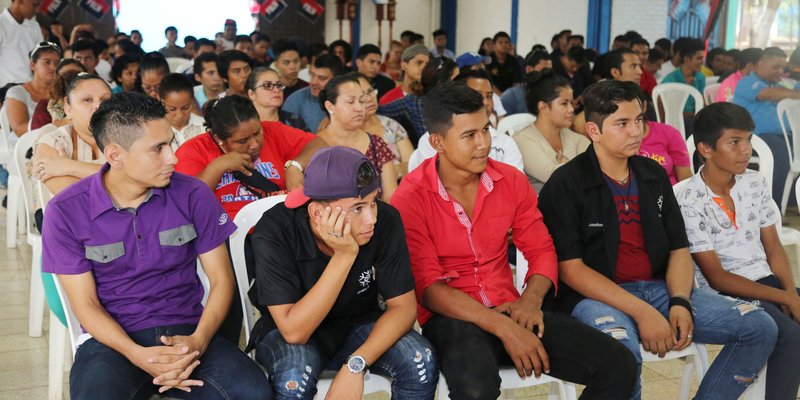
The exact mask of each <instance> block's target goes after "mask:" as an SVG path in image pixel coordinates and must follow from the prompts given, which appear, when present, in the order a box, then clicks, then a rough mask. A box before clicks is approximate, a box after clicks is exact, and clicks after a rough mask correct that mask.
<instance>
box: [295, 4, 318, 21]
mask: <svg viewBox="0 0 800 400" xmlns="http://www.w3.org/2000/svg"><path fill="white" fill-rule="evenodd" d="M323 11H325V7H323V6H322V5H321V4H319V3H317V2H316V1H315V0H300V7H298V8H297V12H298V13H299V14H300V15H302V16H303V17H305V18H306V19H307V20H309V21H310V22H311V23H312V24H314V23H316V22H317V20H318V19H319V17H320V15H322V12H323Z"/></svg>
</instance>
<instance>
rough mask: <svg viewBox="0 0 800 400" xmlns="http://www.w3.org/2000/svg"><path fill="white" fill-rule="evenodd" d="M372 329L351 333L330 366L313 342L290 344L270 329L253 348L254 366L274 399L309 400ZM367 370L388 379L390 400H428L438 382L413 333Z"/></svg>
mask: <svg viewBox="0 0 800 400" xmlns="http://www.w3.org/2000/svg"><path fill="white" fill-rule="evenodd" d="M374 326H375V323H369V324H365V325H360V326H357V327H355V328H353V330H352V331H351V332H350V334H349V335H348V336H347V338H346V339H345V340H344V341H343V342H342V344H341V346H340V347H339V349H338V350H337V353H336V355H334V356H333V358H332V359H331V360H327V359H325V357H324V356H323V355H322V353H321V352H320V350H319V347H318V346H317V345H316V343H315V341H314V339H311V340H309V341H308V343H306V344H289V343H286V341H285V340H284V339H283V336H281V333H280V331H278V330H277V329H274V330H273V331H271V332H270V333H268V334H267V335H266V336H264V338H263V339H262V340H261V341H260V342H258V345H257V346H256V361H258V362H259V364H261V365H263V366H264V367H265V368H266V369H267V372H268V373H269V377H270V380H271V381H272V389H273V390H274V392H275V398H276V399H313V398H314V395H315V394H316V393H317V380H318V379H319V374H320V373H321V372H322V371H327V370H334V371H338V370H339V369H340V368H341V367H342V365H343V364H344V362H345V361H346V359H347V357H349V356H350V355H351V354H352V353H353V351H355V350H356V349H357V348H358V347H360V346H361V344H363V343H364V341H366V340H367V336H369V334H370V332H372V328H373V327H374ZM369 370H370V372H373V373H377V374H379V375H383V376H388V377H391V378H392V399H413V400H417V399H419V400H423V399H430V400H433V397H434V393H435V392H436V384H437V382H438V381H439V369H438V367H437V366H436V358H435V356H434V354H433V348H432V347H431V345H430V343H428V341H427V340H426V339H425V338H424V337H422V335H420V334H419V333H417V332H416V331H410V332H408V333H406V334H405V335H404V336H403V337H401V338H400V340H398V341H397V342H396V343H395V344H394V345H393V346H392V347H390V348H389V350H386V352H385V353H383V355H382V356H381V357H380V358H378V360H376V361H375V362H373V363H372V365H370V366H369Z"/></svg>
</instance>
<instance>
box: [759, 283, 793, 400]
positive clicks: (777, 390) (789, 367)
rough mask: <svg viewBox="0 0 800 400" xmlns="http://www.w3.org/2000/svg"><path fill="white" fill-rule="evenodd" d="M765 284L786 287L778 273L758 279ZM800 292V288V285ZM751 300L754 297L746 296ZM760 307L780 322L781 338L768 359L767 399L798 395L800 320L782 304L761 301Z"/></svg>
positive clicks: (779, 334)
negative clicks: (785, 309)
mask: <svg viewBox="0 0 800 400" xmlns="http://www.w3.org/2000/svg"><path fill="white" fill-rule="evenodd" d="M756 282H758V283H760V284H762V285H767V286H770V287H774V288H776V289H783V286H782V285H781V283H780V281H779V280H778V278H777V277H776V276H775V275H770V276H768V277H766V278H762V279H759V280H758V281H756ZM797 291H798V293H800V289H797ZM747 300H752V299H747ZM761 307H762V308H764V311H766V312H767V314H769V315H770V317H772V319H773V320H774V321H775V324H777V325H778V341H777V342H775V349H774V350H772V355H771V356H770V357H769V361H767V397H766V398H767V400H778V399H796V398H797V389H798V387H800V374H798V373H797V370H796V369H795V368H796V367H795V363H796V362H797V360H800V324H798V323H797V322H795V321H794V320H793V319H792V317H790V316H788V315H786V314H784V313H783V311H781V307H780V305H779V304H775V303H770V302H768V301H762V302H761Z"/></svg>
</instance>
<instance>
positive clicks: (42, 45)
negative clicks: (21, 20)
mask: <svg viewBox="0 0 800 400" xmlns="http://www.w3.org/2000/svg"><path fill="white" fill-rule="evenodd" d="M41 49H52V50H55V51H56V52H57V53H58V55H61V48H60V47H58V45H57V44H55V43H53V42H39V44H37V45H36V47H34V48H33V50H31V52H30V53H29V54H28V55H29V56H30V57H31V58H33V55H34V54H36V52H37V51H39V50H41Z"/></svg>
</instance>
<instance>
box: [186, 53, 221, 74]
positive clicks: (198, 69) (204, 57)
mask: <svg viewBox="0 0 800 400" xmlns="http://www.w3.org/2000/svg"><path fill="white" fill-rule="evenodd" d="M209 62H213V63H214V64H215V65H216V66H217V72H219V56H218V55H217V53H203V54H200V55H199V56H197V57H195V58H194V65H193V66H192V72H194V73H195V75H202V74H203V64H205V63H209ZM220 76H222V75H220Z"/></svg>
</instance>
